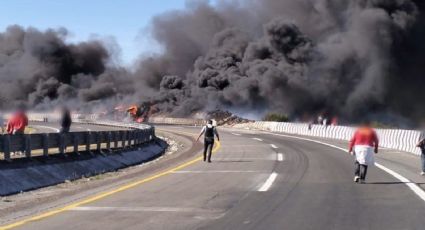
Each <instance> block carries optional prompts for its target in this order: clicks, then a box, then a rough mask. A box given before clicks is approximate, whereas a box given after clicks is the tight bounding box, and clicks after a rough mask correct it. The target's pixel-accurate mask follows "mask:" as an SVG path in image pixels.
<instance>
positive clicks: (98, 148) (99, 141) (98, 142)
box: [95, 132, 102, 153]
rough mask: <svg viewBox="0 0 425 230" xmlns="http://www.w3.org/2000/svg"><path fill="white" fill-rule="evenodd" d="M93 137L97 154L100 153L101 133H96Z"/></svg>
mask: <svg viewBox="0 0 425 230" xmlns="http://www.w3.org/2000/svg"><path fill="white" fill-rule="evenodd" d="M95 137H96V150H97V152H99V153H102V141H101V133H100V132H96V133H95Z"/></svg>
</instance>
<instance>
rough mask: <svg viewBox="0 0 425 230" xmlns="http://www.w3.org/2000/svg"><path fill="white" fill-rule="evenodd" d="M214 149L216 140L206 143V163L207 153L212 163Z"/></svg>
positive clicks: (206, 141)
mask: <svg viewBox="0 0 425 230" xmlns="http://www.w3.org/2000/svg"><path fill="white" fill-rule="evenodd" d="M213 147H214V140H212V141H211V140H205V141H204V161H206V160H207V153H208V161H211V154H212V149H213Z"/></svg>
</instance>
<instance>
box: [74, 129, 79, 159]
mask: <svg viewBox="0 0 425 230" xmlns="http://www.w3.org/2000/svg"><path fill="white" fill-rule="evenodd" d="M72 142H73V147H74V153H76V154H78V155H80V153H79V152H78V135H77V134H76V133H73V138H72Z"/></svg>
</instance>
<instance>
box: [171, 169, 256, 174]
mask: <svg viewBox="0 0 425 230" xmlns="http://www.w3.org/2000/svg"><path fill="white" fill-rule="evenodd" d="M263 172H264V171H255V170H206V171H196V170H193V171H184V170H183V171H175V172H173V173H174V174H187V173H196V174H203V173H263Z"/></svg>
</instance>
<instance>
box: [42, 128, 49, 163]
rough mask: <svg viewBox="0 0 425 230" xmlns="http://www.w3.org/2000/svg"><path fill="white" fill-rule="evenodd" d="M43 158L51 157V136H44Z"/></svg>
mask: <svg viewBox="0 0 425 230" xmlns="http://www.w3.org/2000/svg"><path fill="white" fill-rule="evenodd" d="M43 156H44V157H49V134H47V133H45V134H43Z"/></svg>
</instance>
